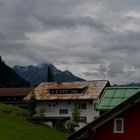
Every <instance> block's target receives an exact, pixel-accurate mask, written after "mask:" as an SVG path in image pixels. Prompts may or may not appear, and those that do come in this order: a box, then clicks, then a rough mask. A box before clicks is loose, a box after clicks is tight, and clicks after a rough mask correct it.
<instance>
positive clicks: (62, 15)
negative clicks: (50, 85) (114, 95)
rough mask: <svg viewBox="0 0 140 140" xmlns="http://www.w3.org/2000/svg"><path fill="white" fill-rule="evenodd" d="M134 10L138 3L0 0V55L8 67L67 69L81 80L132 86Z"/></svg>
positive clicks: (138, 40) (137, 35)
mask: <svg viewBox="0 0 140 140" xmlns="http://www.w3.org/2000/svg"><path fill="white" fill-rule="evenodd" d="M139 7H140V1H139V0H133V1H132V0H124V1H122V0H117V1H113V0H104V1H99V0H86V1H85V0H59V1H58V0H28V2H27V1H24V0H0V55H2V56H3V58H4V59H5V61H6V63H8V64H9V65H11V66H13V65H15V63H16V64H21V65H28V64H38V63H42V62H52V63H55V64H57V65H62V64H70V65H77V67H76V66H75V69H74V70H76V71H78V72H79V76H83V77H84V78H89V79H94V78H98V77H99V78H100V77H103V76H104V75H105V76H106V77H108V78H109V79H110V80H111V81H113V79H116V81H121V82H129V81H131V79H132V80H133V81H138V80H140V78H138V75H139V74H140V72H139V70H140V63H139V54H140V47H139V45H140V27H139V24H140V14H139V13H140V9H139ZM89 67H92V68H91V69H89ZM73 72H74V71H73ZM128 76H129V77H130V78H128Z"/></svg>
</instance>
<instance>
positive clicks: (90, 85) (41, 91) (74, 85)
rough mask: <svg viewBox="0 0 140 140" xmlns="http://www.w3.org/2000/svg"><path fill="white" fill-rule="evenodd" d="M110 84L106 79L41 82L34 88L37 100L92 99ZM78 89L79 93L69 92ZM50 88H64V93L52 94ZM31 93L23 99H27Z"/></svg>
mask: <svg viewBox="0 0 140 140" xmlns="http://www.w3.org/2000/svg"><path fill="white" fill-rule="evenodd" d="M107 85H108V86H110V84H109V81H107V80H94V81H90V82H85V81H84V82H83V81H82V82H65V83H57V82H50V83H42V84H40V85H39V86H38V87H37V88H35V89H34V93H35V96H36V99H37V100H79V99H80V100H89V99H91V100H94V99H97V98H98V97H99V95H100V94H101V93H102V91H103V89H104V88H105V86H107ZM72 89H73V90H75V89H76V90H80V91H81V92H80V93H71V90H72ZM52 90H63V91H64V90H65V91H67V92H66V93H57V94H56V93H55V94H52V93H51V91H52ZM31 95H32V94H29V95H28V96H26V97H25V98H24V99H25V100H29V99H30V97H31Z"/></svg>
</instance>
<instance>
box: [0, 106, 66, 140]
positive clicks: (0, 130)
mask: <svg viewBox="0 0 140 140" xmlns="http://www.w3.org/2000/svg"><path fill="white" fill-rule="evenodd" d="M26 114H27V111H26V110H24V109H19V108H16V107H13V106H7V105H3V104H0V139H1V140H66V138H67V134H65V133H62V132H59V131H57V130H55V129H52V128H49V127H47V126H41V125H36V124H32V123H30V122H28V121H26V120H25V118H24V116H26Z"/></svg>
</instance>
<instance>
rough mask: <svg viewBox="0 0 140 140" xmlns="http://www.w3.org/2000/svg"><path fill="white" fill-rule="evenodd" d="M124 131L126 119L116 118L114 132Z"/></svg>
mask: <svg viewBox="0 0 140 140" xmlns="http://www.w3.org/2000/svg"><path fill="white" fill-rule="evenodd" d="M123 132H124V120H123V118H115V119H114V133H123Z"/></svg>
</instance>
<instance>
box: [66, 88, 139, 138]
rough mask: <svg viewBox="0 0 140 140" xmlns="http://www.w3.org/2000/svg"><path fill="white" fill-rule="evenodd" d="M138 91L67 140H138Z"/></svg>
mask: <svg viewBox="0 0 140 140" xmlns="http://www.w3.org/2000/svg"><path fill="white" fill-rule="evenodd" d="M139 130H140V91H139V92H138V93H136V94H134V95H133V96H131V97H130V98H128V99H127V100H125V101H124V102H122V103H121V104H119V105H118V106H116V107H115V108H113V109H111V110H110V111H108V112H106V113H105V114H103V115H102V116H101V117H100V118H98V119H96V120H95V121H93V122H91V123H90V124H88V125H86V126H85V127H83V128H82V129H80V130H79V131H77V132H75V133H73V134H72V135H70V136H69V137H68V140H103V139H104V140H140V133H139Z"/></svg>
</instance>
